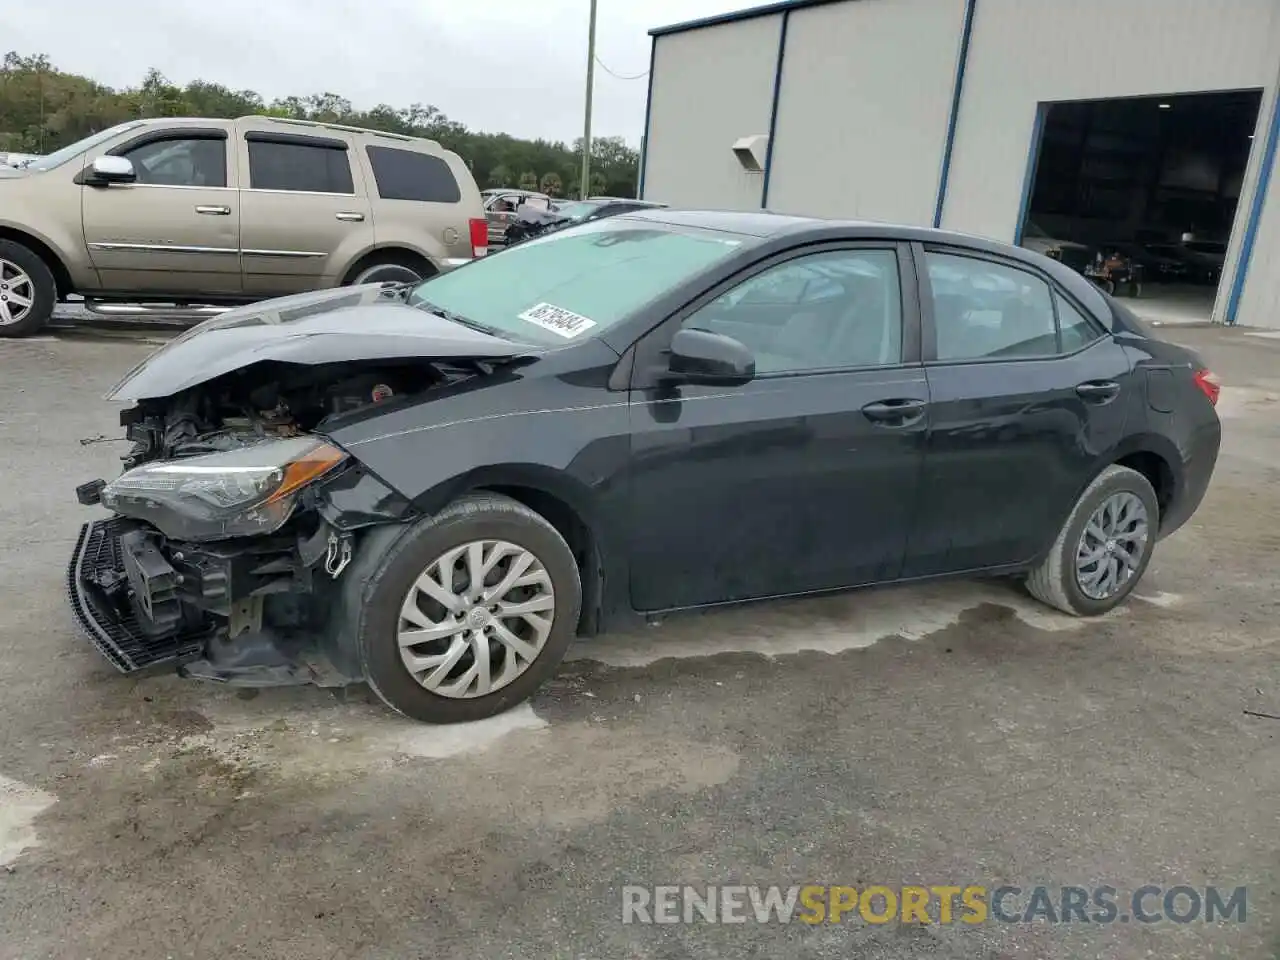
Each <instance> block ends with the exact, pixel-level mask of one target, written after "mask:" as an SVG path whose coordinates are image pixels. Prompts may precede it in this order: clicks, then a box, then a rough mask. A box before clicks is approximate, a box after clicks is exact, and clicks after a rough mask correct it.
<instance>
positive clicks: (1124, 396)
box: [903, 254, 1140, 577]
mask: <svg viewBox="0 0 1280 960" xmlns="http://www.w3.org/2000/svg"><path fill="white" fill-rule="evenodd" d="M926 257H927V258H928V257H932V254H928V255H926ZM921 277H922V280H923V284H922V285H923V288H924V289H923V291H922V299H923V300H924V302H925V303H926V304H927V305H928V306H930V309H928V310H926V311H925V318H926V337H925V339H926V342H934V343H936V351H937V354H938V356H939V357H941V358H942V359H940V360H938V361H937V362H934V363H926V365H925V371H926V375H927V377H928V381H929V394H930V408H929V413H930V421H931V422H930V430H929V439H928V446H927V452H926V455H925V469H924V481H923V485H922V492H921V507H920V513H919V516H918V519H917V526H916V529H915V531H914V532H913V533H912V536H911V540H910V543H909V544H908V548H907V560H906V563H905V565H904V569H903V574H904V576H908V577H917V576H929V575H932V574H940V573H952V572H960V571H965V570H972V569H979V568H986V567H996V566H1002V565H1006V564H1017V563H1023V562H1026V561H1029V560H1031V559H1033V558H1034V557H1035V556H1036V555H1037V554H1038V553H1039V552H1040V551H1041V550H1043V549H1044V548H1045V547H1047V546H1048V545H1049V544H1050V543H1051V542H1052V540H1053V538H1054V536H1056V534H1057V531H1058V530H1059V528H1060V527H1061V524H1062V522H1063V521H1064V519H1065V518H1066V516H1067V514H1068V513H1069V512H1070V510H1071V508H1072V506H1073V505H1074V501H1075V498H1076V496H1077V495H1078V494H1079V492H1080V491H1081V489H1083V487H1084V486H1086V485H1087V484H1088V482H1089V481H1090V480H1091V479H1092V475H1093V473H1094V472H1095V471H1096V470H1097V466H1098V462H1099V458H1100V457H1102V456H1103V454H1105V453H1106V452H1107V451H1109V450H1110V449H1112V448H1113V447H1114V446H1115V445H1116V444H1117V443H1118V442H1119V441H1120V440H1121V438H1122V437H1123V436H1124V430H1125V422H1126V419H1127V413H1128V411H1129V410H1130V409H1131V407H1132V402H1133V399H1134V397H1135V395H1136V394H1135V391H1140V386H1139V385H1138V384H1137V383H1136V382H1135V380H1134V379H1133V375H1132V373H1131V370H1130V366H1131V365H1130V362H1129V359H1128V357H1127V356H1126V355H1125V353H1124V351H1123V349H1122V348H1121V347H1119V346H1118V345H1117V344H1116V343H1115V341H1114V340H1112V339H1111V337H1110V336H1107V335H1104V334H1103V332H1102V328H1101V327H1100V326H1098V325H1097V324H1096V322H1095V321H1091V320H1089V318H1088V317H1087V316H1085V314H1084V312H1083V311H1082V310H1081V309H1080V308H1079V307H1078V306H1075V305H1072V304H1071V303H1070V302H1069V301H1068V300H1066V299H1065V298H1063V297H1062V295H1061V293H1060V292H1059V291H1056V290H1051V287H1050V286H1049V284H1048V283H1047V281H1046V280H1045V279H1044V278H1042V277H1039V276H1038V275H1036V274H1033V273H1030V272H1026V271H1024V270H1022V269H1020V268H1015V267H1012V266H1010V265H1007V264H998V263H997V264H994V265H993V264H991V263H988V262H986V261H983V260H972V261H969V263H968V264H966V263H965V262H964V260H963V258H961V257H950V256H944V257H943V258H941V259H939V260H934V261H932V263H931V265H930V268H929V270H927V271H921ZM930 281H932V283H931V282H930ZM931 326H932V327H933V329H932V330H931V329H929V327H931ZM1091 341H1092V345H1091V346H1084V345H1085V344H1087V343H1090V342H1091ZM1081 347H1083V349H1080V348H1081ZM1059 351H1061V352H1059ZM1066 351H1076V352H1069V353H1068V352H1066ZM966 354H968V356H967V357H966V356H965V355H966ZM1024 357H1025V358H1024Z"/></svg>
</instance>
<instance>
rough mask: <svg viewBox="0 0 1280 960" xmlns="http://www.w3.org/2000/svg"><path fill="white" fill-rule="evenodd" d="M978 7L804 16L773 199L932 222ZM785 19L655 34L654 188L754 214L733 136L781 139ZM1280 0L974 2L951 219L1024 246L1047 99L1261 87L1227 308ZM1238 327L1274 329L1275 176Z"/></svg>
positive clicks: (1223, 301)
mask: <svg viewBox="0 0 1280 960" xmlns="http://www.w3.org/2000/svg"><path fill="white" fill-rule="evenodd" d="M964 7H965V0H847V2H843V3H839V2H833V3H829V4H826V5H822V6H815V7H808V8H805V7H801V8H797V9H794V10H792V11H791V12H790V14H789V15H788V16H789V22H788V27H787V49H786V53H785V56H784V60H783V71H782V81H781V88H780V91H779V102H778V117H777V122H776V136H775V140H774V145H773V150H774V156H773V169H772V172H771V175H770V184H769V206H770V208H771V209H775V210H780V211H785V212H794V213H814V214H820V215H826V216H851V217H860V218H864V219H886V220H898V221H904V222H910V223H930V222H931V221H932V215H933V205H934V202H935V198H936V195H937V190H938V180H939V174H940V173H941V167H942V154H943V149H944V143H945V139H946V129H947V120H948V115H949V111H950V104H951V96H952V91H953V89H954V79H955V66H956V56H957V52H958V48H959V45H960V37H961V32H962V22H963V15H964ZM781 25H782V14H781V13H778V12H773V13H770V14H768V15H767V16H762V17H758V18H755V19H750V20H743V21H737V22H732V23H723V24H719V25H716V26H709V27H702V28H699V29H695V30H690V31H688V32H685V33H674V34H667V35H663V36H659V37H658V38H657V39H656V41H655V48H654V65H653V81H652V82H653V86H652V96H651V103H650V121H649V130H648V143H647V147H648V156H647V157H646V161H645V167H646V169H645V183H644V192H645V196H646V197H647V198H650V199H661V200H666V201H668V202H670V203H674V204H679V205H685V206H699V207H720V208H730V209H754V208H757V207H758V206H759V205H760V197H761V189H762V186H763V183H762V178H761V176H760V175H759V174H749V173H746V172H744V171H743V170H742V168H741V167H740V165H739V164H738V162H737V160H736V159H735V158H734V156H733V154H732V150H731V147H732V145H733V143H734V141H735V140H737V139H738V138H739V137H744V136H750V135H753V134H764V133H767V132H768V129H769V122H770V112H771V107H772V102H773V88H774V76H775V72H776V63H777V56H778V41H779V37H780V31H781ZM1277 69H1280V0H978V2H977V7H976V16H975V18H974V22H973V31H972V37H971V44H970V49H969V55H968V59H967V68H966V72H965V79H964V86H963V95H962V97H961V101H960V108H959V115H958V124H957V130H956V137H955V141H954V145H953V155H952V162H951V167H950V181H949V184H948V188H947V196H946V203H945V206H944V208H943V216H942V225H943V226H944V227H947V228H949V229H955V230H961V231H965V232H969V233H976V234H979V235H984V236H990V237H994V238H996V239H999V240H1005V241H1011V240H1013V239H1014V235H1015V232H1016V230H1017V226H1018V221H1019V218H1020V215H1021V212H1022V204H1023V197H1024V191H1025V190H1026V188H1027V173H1028V159H1029V153H1030V150H1031V146H1032V139H1033V133H1034V132H1035V129H1034V128H1035V121H1036V114H1037V109H1038V105H1039V104H1041V103H1045V102H1053V101H1063V100H1082V99H1101V98H1113V97H1126V96H1143V95H1146V96H1152V95H1159V94H1177V93H1193V92H1207V91H1214V90H1242V89H1262V90H1263V91H1264V94H1263V103H1262V111H1261V114H1260V118H1259V129H1258V132H1257V138H1256V139H1255V141H1254V143H1255V146H1254V151H1253V156H1252V157H1251V159H1250V164H1249V169H1248V171H1247V173H1246V177H1245V183H1244V185H1243V190H1242V193H1241V202H1240V209H1239V211H1238V213H1237V218H1236V229H1235V230H1234V231H1233V235H1232V241H1231V248H1230V250H1229V253H1228V267H1227V273H1226V275H1225V276H1224V278H1223V283H1222V284H1221V288H1220V291H1219V297H1218V302H1217V306H1216V308H1215V318H1216V319H1219V320H1221V319H1223V318H1224V316H1225V314H1226V310H1227V304H1228V301H1229V300H1230V299H1231V292H1232V282H1233V279H1234V268H1235V266H1236V264H1237V262H1238V254H1239V252H1240V248H1241V245H1242V240H1243V236H1244V233H1245V230H1244V224H1245V222H1246V221H1247V219H1248V218H1249V216H1250V214H1251V212H1252V210H1253V203H1252V200H1253V198H1254V194H1255V186H1256V184H1257V182H1258V174H1259V169H1260V167H1261V166H1262V164H1261V157H1262V155H1263V153H1264V151H1265V148H1266V142H1267V134H1268V132H1269V127H1270V118H1271V116H1272V110H1273V101H1274V97H1275V91H1276V90H1277V85H1278V84H1280V77H1278V76H1277ZM1268 193H1269V196H1268V197H1267V201H1266V205H1265V209H1264V212H1263V216H1262V218H1261V220H1260V221H1259V224H1258V229H1257V230H1256V234H1255V237H1254V241H1255V242H1254V243H1253V249H1252V259H1251V265H1250V268H1249V271H1248V279H1247V283H1246V284H1245V287H1244V289H1243V291H1242V295H1241V296H1240V297H1239V309H1238V311H1237V313H1236V319H1237V321H1238V322H1240V323H1243V324H1257V325H1266V326H1280V171H1276V175H1275V176H1273V177H1272V178H1271V181H1270V187H1269V190H1268Z"/></svg>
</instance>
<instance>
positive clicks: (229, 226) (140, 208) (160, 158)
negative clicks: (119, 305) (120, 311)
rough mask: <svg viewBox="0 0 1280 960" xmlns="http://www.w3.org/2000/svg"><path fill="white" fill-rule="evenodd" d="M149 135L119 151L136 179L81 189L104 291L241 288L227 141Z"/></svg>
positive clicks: (220, 290) (88, 239) (232, 291)
mask: <svg viewBox="0 0 1280 960" xmlns="http://www.w3.org/2000/svg"><path fill="white" fill-rule="evenodd" d="M149 136H150V137H151V139H149V140H148V142H147V143H145V144H143V145H141V146H138V147H136V148H134V149H129V150H125V151H122V152H121V154H120V155H122V156H125V157H126V158H128V159H129V160H130V162H132V163H133V164H134V171H135V173H136V175H137V177H138V182H136V183H132V184H115V185H112V186H109V187H91V186H83V187H81V188H80V190H81V213H82V216H83V222H84V236H85V242H86V244H87V246H88V250H89V256H90V258H91V259H92V261H93V265H94V268H95V269H96V270H97V271H98V274H99V277H100V278H101V284H102V288H103V289H105V290H110V291H130V292H133V291H136V292H145V293H175V294H182V293H189V294H192V295H198V294H226V295H235V294H238V293H240V292H241V280H240V204H239V197H238V195H237V192H236V190H235V189H234V186H233V185H234V178H229V176H228V175H229V171H230V167H229V164H228V162H227V149H228V148H227V141H226V140H225V139H204V140H200V139H193V138H190V137H187V138H183V137H182V136H181V134H180V132H177V131H175V132H174V134H173V137H172V138H171V139H168V140H164V139H158V138H157V137H156V135H149ZM228 183H230V184H231V185H230V186H228V185H226V184H228ZM196 184H199V185H196Z"/></svg>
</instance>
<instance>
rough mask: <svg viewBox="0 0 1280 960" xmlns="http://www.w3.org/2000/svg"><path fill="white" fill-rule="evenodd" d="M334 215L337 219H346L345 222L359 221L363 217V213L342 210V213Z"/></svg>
mask: <svg viewBox="0 0 1280 960" xmlns="http://www.w3.org/2000/svg"><path fill="white" fill-rule="evenodd" d="M334 217H336V218H337V219H339V220H343V221H346V222H347V223H359V222H360V221H361V220H363V219H364V214H363V213H352V212H349V211H345V210H344V211H343V212H342V213H335V214H334Z"/></svg>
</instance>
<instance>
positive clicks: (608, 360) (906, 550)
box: [68, 210, 1220, 722]
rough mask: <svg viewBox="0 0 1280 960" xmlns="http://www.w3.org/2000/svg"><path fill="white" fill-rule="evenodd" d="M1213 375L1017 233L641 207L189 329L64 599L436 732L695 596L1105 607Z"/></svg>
mask: <svg viewBox="0 0 1280 960" xmlns="http://www.w3.org/2000/svg"><path fill="white" fill-rule="evenodd" d="M1218 389H1219V388H1218V385H1217V381H1216V380H1215V379H1214V377H1213V375H1212V374H1211V373H1209V372H1208V371H1207V370H1206V369H1205V365H1204V363H1203V362H1202V361H1201V360H1200V358H1199V357H1198V356H1196V354H1194V353H1193V352H1191V351H1189V350H1186V349H1184V348H1182V347H1179V346H1175V345H1173V344H1170V343H1167V342H1164V341H1162V340H1159V339H1157V338H1156V337H1155V336H1153V335H1152V334H1151V332H1150V331H1149V330H1147V329H1146V328H1145V327H1144V326H1143V325H1142V323H1141V322H1140V321H1138V320H1137V318H1136V317H1135V316H1134V315H1133V313H1132V312H1130V311H1129V310H1128V309H1127V308H1126V307H1124V306H1122V305H1121V304H1119V303H1118V302H1117V301H1115V300H1112V299H1111V298H1109V297H1107V296H1106V295H1105V294H1103V293H1101V292H1100V291H1099V290H1098V289H1097V288H1096V287H1094V286H1093V285H1092V284H1091V283H1089V282H1088V281H1087V280H1086V279H1084V278H1083V277H1081V276H1080V275H1079V274H1078V273H1076V272H1074V271H1072V270H1071V269H1069V268H1067V267H1064V266H1063V265H1062V264H1060V263H1057V262H1054V261H1052V260H1049V259H1047V258H1045V257H1041V256H1039V255H1037V254H1034V253H1030V252H1028V251H1025V250H1021V249H1018V248H1014V247H1009V246H1005V245H1003V244H998V243H994V242H991V241H987V240H981V239H976V238H966V237H962V236H958V235H956V234H952V233H944V232H941V231H934V230H929V229H924V228H916V227H899V226H891V225H883V224H865V223H863V224H854V223H836V222H827V221H821V220H813V219H807V218H798V217H784V216H779V215H774V214H765V213H703V212H678V211H669V210H648V211H644V212H632V213H629V214H623V215H620V216H613V217H606V218H603V219H600V220H596V221H594V222H589V223H582V224H580V225H579V226H577V227H575V228H574V229H571V230H562V231H556V232H553V233H551V234H549V235H547V236H545V237H543V238H542V239H540V240H539V241H537V242H533V243H524V244H519V245H516V246H515V247H513V248H511V249H510V250H508V251H506V252H504V253H502V254H501V255H500V256H494V257H487V258H484V259H480V260H476V261H474V262H473V263H471V264H469V265H468V266H467V268H466V269H461V270H455V271H451V272H449V273H445V274H442V275H440V276H438V277H434V278H432V279H430V280H428V281H425V282H423V283H420V284H418V285H416V286H407V285H394V284H386V285H381V286H379V285H370V286H363V287H357V288H351V289H341V290H333V291H322V292H317V293H312V294H303V295H298V296H294V297H290V298H285V299H281V300H275V301H268V302H266V303H261V304H258V305H255V306H249V307H243V308H240V309H237V310H234V311H231V312H229V313H227V314H224V315H223V316H221V317H218V318H215V319H211V320H209V321H206V322H205V323H203V324H201V325H200V326H198V327H195V328H194V329H192V330H191V331H189V332H188V333H186V334H185V335H183V336H181V337H179V338H178V339H176V340H173V341H172V342H170V343H169V344H168V345H167V346H165V347H164V348H162V349H161V350H160V351H158V352H157V353H155V354H154V355H153V356H152V357H151V358H150V359H149V360H148V361H146V362H145V363H143V364H141V365H140V366H138V367H137V368H135V369H134V370H133V371H131V372H130V373H129V374H128V376H126V378H125V379H124V380H123V381H122V382H121V383H120V384H118V385H117V386H116V387H115V388H114V390H113V392H112V394H111V398H112V399H115V400H118V401H123V402H125V403H127V404H129V407H128V408H127V409H125V410H124V412H123V413H122V415H121V422H122V424H123V425H124V427H125V430H126V433H127V436H128V438H129V439H130V440H131V441H132V444H133V445H132V449H131V450H130V451H129V453H128V454H127V456H126V458H125V463H124V471H123V473H122V474H121V475H120V476H117V477H115V478H113V479H112V480H110V481H109V482H106V483H104V482H103V481H100V480H99V481H90V482H89V483H86V484H83V485H82V486H81V487H80V488H79V489H78V491H77V494H78V499H79V500H80V502H81V503H85V504H95V503H100V504H101V505H103V506H105V507H106V508H107V510H108V511H109V514H108V515H107V516H104V517H100V518H96V519H94V520H92V521H91V522H90V523H88V524H86V525H85V526H84V527H83V529H82V531H81V533H80V538H79V541H78V543H77V545H76V546H75V548H74V551H73V555H72V558H71V562H70V566H69V570H68V584H69V587H70V598H71V604H72V607H73V609H74V612H75V614H76V616H77V617H78V618H79V620H80V622H81V624H82V626H83V627H84V629H85V630H86V632H87V634H88V636H89V637H90V639H91V640H92V641H93V643H94V644H95V645H96V646H97V647H98V649H99V650H100V651H101V652H102V653H103V654H104V655H105V656H106V657H107V658H108V659H110V660H111V662H112V663H114V664H115V665H116V666H117V667H118V668H119V669H120V670H122V671H124V672H126V673H131V672H134V671H136V670H139V669H142V668H145V667H152V666H156V665H160V664H166V663H167V664H177V665H178V666H179V668H180V671H181V672H182V673H184V674H185V675H187V676H191V677H202V678H208V679H214V680H219V681H222V682H225V683H231V684H246V685H254V686H262V685H267V684H273V683H276V684H285V683H308V682H313V683H321V684H326V685H340V684H344V683H354V682H358V681H367V682H368V684H369V685H370V686H371V687H372V689H373V690H374V691H376V692H377V694H378V695H379V696H380V697H382V698H383V700H385V701H386V702H387V703H388V704H389V705H391V706H392V707H394V708H395V709H396V710H399V711H400V712H402V713H404V714H407V715H408V716H411V717H414V718H417V719H419V720H424V721H430V722H454V721H461V720H473V719H478V718H481V717H486V716H489V715H492V714H495V713H498V712H499V711H502V710H504V709H506V708H508V707H510V706H512V705H514V704H516V703H519V702H520V701H522V700H524V699H526V698H527V697H529V696H530V695H531V694H532V693H533V692H534V691H535V690H537V689H538V687H539V686H540V685H541V684H542V683H543V682H544V681H545V680H546V679H547V678H548V677H550V676H551V675H552V674H553V673H554V672H555V670H556V668H557V665H558V664H559V662H560V660H561V658H562V657H563V656H564V654H565V652H566V650H567V648H568V647H569V645H570V643H571V642H572V641H573V639H574V637H575V636H578V635H591V634H595V633H598V632H600V631H602V630H606V629H608V628H609V627H610V626H613V625H618V624H622V623H630V622H634V618H638V617H643V616H654V615H657V614H661V613H665V612H667V611H673V610H680V609H688V608H699V607H705V606H711V605H719V604H725V603H736V602H742V601H750V600H763V599H768V598H774V597H782V596H795V595H805V594H812V593H816V592H822V591H834V590H844V589H849V588H855V587H862V586H867V585H872V584H880V583H889V582H895V581H918V580H921V579H927V578H936V577H954V576H965V577H968V576H975V575H979V574H983V575H987V574H990V575H1004V576H1009V577H1014V578H1018V579H1020V580H1022V581H1024V582H1025V584H1026V587H1027V589H1029V591H1030V592H1031V593H1032V594H1033V595H1034V596H1036V597H1037V598H1039V599H1040V600H1042V601H1044V602H1045V603H1047V604H1049V605H1051V606H1053V607H1055V608H1057V609H1059V610H1062V611H1064V612H1066V613H1068V614H1073V615H1077V616H1093V615H1098V614H1102V613H1105V612H1107V611H1109V610H1111V609H1113V608H1115V607H1116V606H1117V605H1118V604H1120V603H1121V602H1122V601H1123V600H1124V599H1125V598H1126V597H1127V596H1128V595H1129V594H1130V592H1131V591H1132V590H1133V589H1134V587H1135V586H1136V585H1137V584H1138V582H1139V580H1140V579H1141V578H1142V575H1143V573H1144V571H1145V570H1146V569H1147V565H1148V563H1149V562H1150V560H1151V556H1152V551H1153V549H1154V547H1155V544H1156V542H1157V541H1158V540H1159V539H1160V538H1162V537H1165V536H1167V535H1169V534H1171V533H1172V532H1174V531H1175V530H1177V529H1178V528H1179V527H1180V526H1181V525H1182V524H1184V523H1185V522H1186V521H1187V519H1188V518H1189V517H1190V516H1191V515H1192V513H1193V512H1194V511H1195V510H1196V508H1197V507H1198V505H1199V504H1200V501H1201V499H1202V497H1203V496H1204V493H1205V490H1206V488H1207V486H1208V484H1209V480H1210V477H1211V474H1212V472H1213V469H1214V464H1215V461H1216V458H1217V454H1218V446H1219V441H1220V427H1219V422H1218V418H1217V415H1216V413H1215V410H1214V404H1215V402H1216V400H1217V396H1218Z"/></svg>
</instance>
